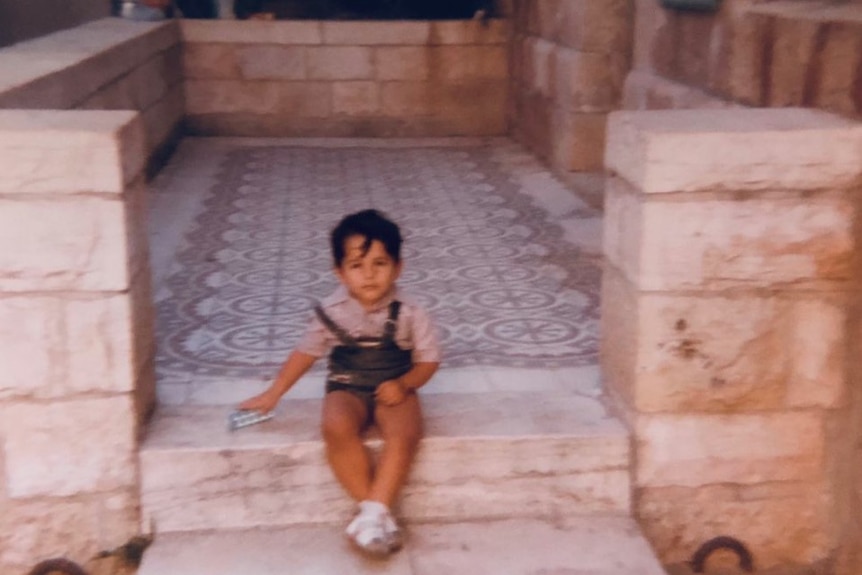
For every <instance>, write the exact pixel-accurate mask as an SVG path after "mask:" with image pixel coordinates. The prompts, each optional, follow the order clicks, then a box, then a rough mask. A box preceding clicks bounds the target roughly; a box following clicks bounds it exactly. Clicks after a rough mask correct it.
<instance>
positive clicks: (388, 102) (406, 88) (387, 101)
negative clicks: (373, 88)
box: [380, 82, 432, 117]
mask: <svg viewBox="0 0 862 575" xmlns="http://www.w3.org/2000/svg"><path fill="white" fill-rule="evenodd" d="M380 98H381V104H382V111H383V113H384V114H386V115H387V116H392V117H410V116H427V115H428V114H430V113H431V108H432V98H431V85H430V84H428V83H426V82H384V83H382V84H381V92H380Z"/></svg>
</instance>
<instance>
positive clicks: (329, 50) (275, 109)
mask: <svg viewBox="0 0 862 575" xmlns="http://www.w3.org/2000/svg"><path fill="white" fill-rule="evenodd" d="M182 32H183V38H184V55H183V63H184V65H183V69H184V75H185V79H186V81H185V89H186V112H187V118H186V121H187V126H188V129H189V130H190V132H191V133H193V134H202V135H212V134H221V135H224V134H230V135H243V136H360V137H365V136H493V135H503V134H505V133H506V131H507V125H506V106H507V101H508V90H507V87H508V84H507V77H508V52H507V48H506V44H507V41H508V28H507V24H506V22H505V21H502V20H492V21H490V22H489V23H487V24H484V25H483V24H482V23H481V22H476V21H442V22H418V21H417V22H363V21H357V22H334V21H333V22H318V21H274V22H261V21H243V22H230V21H227V22H225V21H222V22H214V21H194V20H187V21H183V22H182Z"/></svg>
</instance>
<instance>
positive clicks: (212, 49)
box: [183, 42, 240, 80]
mask: <svg viewBox="0 0 862 575" xmlns="http://www.w3.org/2000/svg"><path fill="white" fill-rule="evenodd" d="M183 74H184V76H185V78H186V79H196V80H197V79H201V80H212V79H231V78H238V77H239V75H240V70H239V59H238V58H237V47H236V46H235V45H234V44H220V43H219V44H217V43H212V44H203V43H194V42H189V43H186V44H184V45H183Z"/></svg>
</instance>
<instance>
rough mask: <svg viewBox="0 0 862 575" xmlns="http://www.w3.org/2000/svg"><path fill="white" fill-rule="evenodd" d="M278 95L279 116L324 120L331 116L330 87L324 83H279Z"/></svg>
mask: <svg viewBox="0 0 862 575" xmlns="http://www.w3.org/2000/svg"><path fill="white" fill-rule="evenodd" d="M274 91H275V92H277V93H278V98H279V99H278V107H277V113H278V115H279V116H297V117H302V118H326V117H328V116H330V115H331V114H332V106H333V103H332V97H333V94H332V85H331V84H329V83H326V82H291V83H287V82H281V83H277V84H274Z"/></svg>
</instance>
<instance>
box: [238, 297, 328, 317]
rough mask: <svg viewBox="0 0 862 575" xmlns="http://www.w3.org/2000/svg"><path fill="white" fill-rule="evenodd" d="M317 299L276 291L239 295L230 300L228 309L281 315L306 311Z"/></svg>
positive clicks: (255, 313) (247, 312)
mask: <svg viewBox="0 0 862 575" xmlns="http://www.w3.org/2000/svg"><path fill="white" fill-rule="evenodd" d="M316 304H317V301H316V300H314V299H312V298H310V297H305V296H297V295H293V294H287V293H284V292H281V291H276V292H275V293H272V294H263V295H252V296H247V297H240V298H237V299H235V300H233V301H231V302H230V304H229V305H228V309H230V310H231V311H234V312H236V313H238V314H248V315H252V316H254V315H262V316H267V317H269V316H282V315H295V314H298V313H306V312H307V311H308V310H310V309H312V308H314V306H315V305H316Z"/></svg>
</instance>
